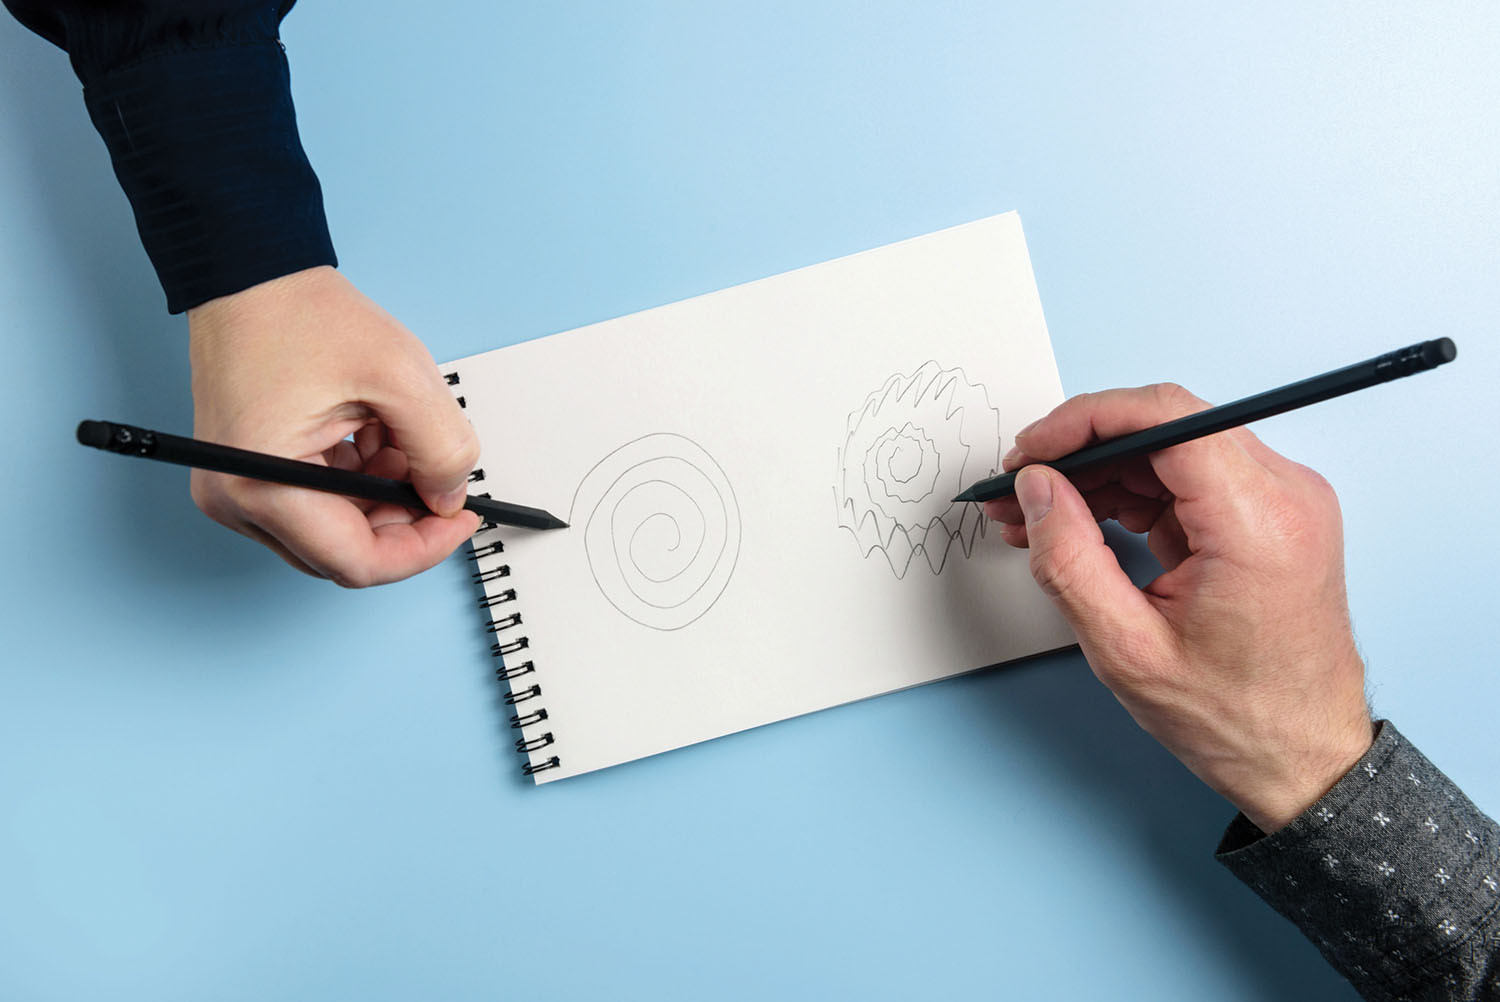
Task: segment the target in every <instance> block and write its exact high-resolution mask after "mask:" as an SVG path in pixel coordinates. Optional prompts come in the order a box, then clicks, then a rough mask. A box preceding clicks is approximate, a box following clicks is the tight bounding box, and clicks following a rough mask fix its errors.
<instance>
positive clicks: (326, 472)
mask: <svg viewBox="0 0 1500 1002" xmlns="http://www.w3.org/2000/svg"><path fill="white" fill-rule="evenodd" d="M78 441H79V442H81V443H82V444H84V445H91V446H93V447H94V448H96V449H104V450H105V451H107V452H118V453H120V454H121V455H125V456H141V457H144V458H146V459H156V460H160V461H161V462H163V463H176V464H177V465H178V466H192V467H196V468H197V469H200V470H213V471H215V472H217V473H230V474H233V475H234V476H237V477H248V478H249V479H251V480H269V481H271V482H272V483H278V484H290V485H291V486H293V487H307V488H311V489H312V490H315V491H326V492H327V493H329V494H343V495H345V496H347V497H355V498H363V499H365V500H366V501H385V502H388V503H390V504H398V505H401V506H402V507H403V508H411V509H414V510H416V511H424V512H430V511H431V510H432V509H430V508H428V507H427V503H426V502H425V501H423V500H422V496H421V495H420V494H418V493H417V489H416V488H415V487H413V486H412V485H411V484H408V483H405V482H403V481H400V480H391V479H389V478H388V477H373V476H370V475H369V474H368V473H356V472H354V471H352V470H340V469H336V468H334V467H332V466H319V465H318V464H317V463H304V462H301V461H299V460H296V459H283V458H282V457H280V456H268V455H266V454H265V453H261V452H251V451H250V450H248V449H235V448H232V447H230V446H227V445H215V444H214V443H212V442H200V441H198V440H197V439H195V438H182V437H181V436H178V435H168V434H166V433H165V432H160V431H149V430H147V429H145V428H137V427H135V426H134V425H128V424H116V423H114V422H112V421H82V422H79V425H78ZM464 507H465V508H467V509H468V510H469V511H472V512H475V513H476V514H478V515H479V516H481V517H482V518H485V519H487V520H489V521H491V522H495V523H498V524H500V525H515V526H521V527H523V528H527V529H566V528H567V527H568V523H566V522H564V521H563V520H562V519H560V518H558V517H557V516H555V515H553V514H551V513H550V512H546V511H543V510H542V509H540V508H528V507H526V506H525V505H519V504H510V503H508V502H505V501H495V500H493V499H491V498H487V497H476V496H474V495H472V494H471V495H469V498H468V500H467V501H465V502H464Z"/></svg>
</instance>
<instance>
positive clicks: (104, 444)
mask: <svg viewBox="0 0 1500 1002" xmlns="http://www.w3.org/2000/svg"><path fill="white" fill-rule="evenodd" d="M78 442H79V444H80V445H92V446H93V447H94V448H96V449H106V448H108V447H109V425H108V424H107V423H106V422H104V421H80V422H78Z"/></svg>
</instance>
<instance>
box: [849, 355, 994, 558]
mask: <svg viewBox="0 0 1500 1002" xmlns="http://www.w3.org/2000/svg"><path fill="white" fill-rule="evenodd" d="M999 467H1000V412H999V411H998V410H996V409H995V408H994V407H993V406H991V405H990V401H989V395H988V394H987V393H986V392H985V388H984V387H983V386H981V385H979V384H977V383H971V382H969V379H968V377H967V376H966V375H965V374H964V371H963V370H962V369H944V368H943V367H942V366H940V365H938V363H937V362H926V363H924V364H923V365H922V366H921V367H920V368H918V369H917V371H916V372H913V373H911V374H910V375H907V374H903V373H897V374H896V375H894V376H892V377H891V378H889V379H887V380H886V381H885V384H884V385H883V386H881V388H880V389H878V390H876V391H875V392H874V393H872V394H870V396H869V397H868V398H867V399H866V400H865V403H864V406H862V407H861V408H860V409H859V410H857V411H854V412H853V413H851V414H850V415H849V422H848V426H847V428H846V429H845V434H844V442H843V445H842V446H840V447H839V450H838V479H837V481H836V482H835V484H834V489H833V491H834V500H835V501H836V502H837V504H838V522H839V525H840V526H841V527H842V528H845V529H847V530H849V532H850V534H852V535H853V536H854V540H855V542H856V543H857V544H858V546H859V551H860V553H861V554H862V555H863V556H865V557H869V556H870V554H872V553H874V552H875V551H876V550H879V551H880V552H881V553H883V554H884V555H885V558H886V560H887V561H888V562H889V563H890V565H891V570H892V572H894V573H895V575H896V577H897V578H902V577H905V576H906V572H907V570H908V569H909V568H910V566H911V563H912V560H913V559H914V558H915V557H916V556H917V555H918V554H921V555H922V557H923V558H924V559H925V561H926V563H927V565H928V566H929V567H930V568H931V569H932V572H933V573H934V574H938V573H941V571H942V569H943V566H944V565H945V564H946V562H947V560H948V554H949V551H950V550H951V549H952V547H953V546H954V544H957V545H958V547H959V549H960V551H961V552H962V553H963V555H964V556H965V557H968V556H970V555H971V554H972V553H973V550H974V541H975V540H976V539H977V538H978V537H979V536H981V535H983V534H984V528H985V520H984V516H983V514H982V513H981V512H980V511H979V508H978V506H976V505H971V504H954V503H953V502H952V501H951V500H950V499H951V498H952V497H953V496H954V495H955V494H957V493H959V492H960V491H962V490H963V489H964V488H966V487H968V486H969V485H970V484H972V483H973V482H974V481H976V480H978V479H980V478H981V477H986V476H990V475H992V474H994V473H995V472H997V471H998V470H999Z"/></svg>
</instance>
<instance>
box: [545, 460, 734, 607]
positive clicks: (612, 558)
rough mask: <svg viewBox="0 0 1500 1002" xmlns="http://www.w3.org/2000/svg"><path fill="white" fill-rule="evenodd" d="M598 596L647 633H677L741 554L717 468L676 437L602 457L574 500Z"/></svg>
mask: <svg viewBox="0 0 1500 1002" xmlns="http://www.w3.org/2000/svg"><path fill="white" fill-rule="evenodd" d="M568 521H569V522H570V523H572V524H573V525H574V526H580V525H581V526H582V529H583V531H582V533H581V536H582V538H583V544H584V552H585V554H586V555H587V557H588V562H589V569H590V571H591V572H592V573H593V576H594V581H595V583H596V584H598V586H599V591H600V592H601V593H603V595H604V597H605V598H606V599H608V600H609V603H610V604H611V605H613V606H614V607H615V608H616V609H618V610H620V612H621V613H622V614H624V615H625V616H627V617H629V618H630V619H633V620H634V621H635V622H637V623H639V624H641V625H642V626H648V627H650V628H651V629H653V630H680V629H682V628H683V627H684V626H687V625H688V624H689V623H691V622H693V621H694V620H696V619H698V618H699V617H700V616H702V615H703V614H704V613H706V612H707V611H708V610H709V609H710V608H712V607H713V604H714V603H715V602H716V601H718V599H719V596H720V595H721V594H722V593H723V591H724V588H725V587H726V586H727V585H728V584H729V579H730V577H731V576H733V574H734V567H735V563H736V562H737V561H738V559H739V553H740V508H739V503H738V502H737V501H736V500H735V496H734V489H733V488H732V487H731V486H730V484H729V478H728V477H727V476H725V474H724V471H723V469H722V468H721V467H720V466H719V464H718V463H717V462H715V461H714V458H713V457H712V456H710V455H709V454H708V453H707V452H705V451H704V450H703V448H702V447H700V446H699V445H698V444H697V443H695V442H693V441H692V440H690V439H687V438H684V437H683V436H681V435H673V434H666V433H661V434H655V435H646V436H643V437H641V438H638V439H635V440H634V441H631V442H627V443H625V444H624V445H622V446H620V447H619V448H618V449H616V450H615V451H614V452H611V453H610V454H609V455H608V456H605V457H604V458H603V459H601V460H600V461H599V462H598V463H597V464H595V466H594V468H593V469H592V470H590V471H589V472H588V474H587V475H586V476H585V477H584V478H583V482H582V483H581V484H579V485H578V490H577V492H576V493H575V494H574V495H573V507H572V514H571V516H570V517H569V519H568Z"/></svg>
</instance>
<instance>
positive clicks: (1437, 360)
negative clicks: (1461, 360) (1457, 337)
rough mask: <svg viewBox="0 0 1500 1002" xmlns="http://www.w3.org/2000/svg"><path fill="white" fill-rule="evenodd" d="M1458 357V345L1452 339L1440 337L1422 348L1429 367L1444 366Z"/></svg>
mask: <svg viewBox="0 0 1500 1002" xmlns="http://www.w3.org/2000/svg"><path fill="white" fill-rule="evenodd" d="M1457 357H1458V345H1456V344H1454V343H1453V339H1452V338H1451V337H1440V338H1438V339H1437V340H1435V341H1428V342H1427V343H1426V344H1424V345H1423V346H1422V358H1423V361H1425V362H1426V363H1427V364H1428V365H1429V366H1434V365H1443V364H1445V363H1447V362H1451V361H1453V360H1454V359H1455V358H1457Z"/></svg>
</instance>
